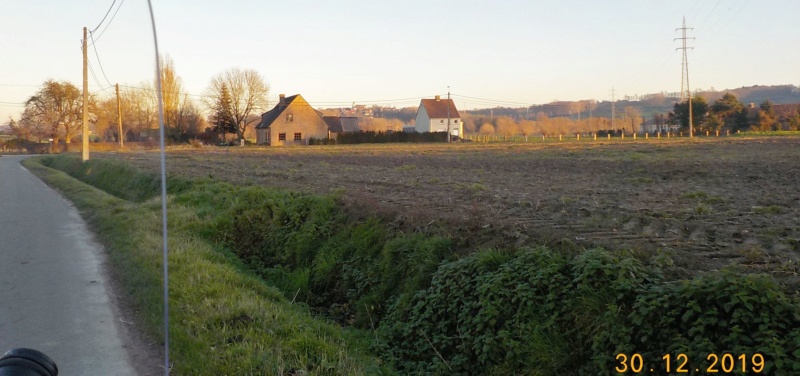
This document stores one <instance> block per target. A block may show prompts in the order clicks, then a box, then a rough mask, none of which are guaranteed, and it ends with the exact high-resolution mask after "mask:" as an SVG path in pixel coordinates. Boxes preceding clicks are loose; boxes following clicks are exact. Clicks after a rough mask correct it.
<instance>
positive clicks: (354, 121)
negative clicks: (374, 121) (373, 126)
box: [322, 116, 361, 138]
mask: <svg viewBox="0 0 800 376" xmlns="http://www.w3.org/2000/svg"><path fill="white" fill-rule="evenodd" d="M322 120H324V121H325V124H327V125H328V130H329V131H330V138H336V137H337V136H338V135H339V134H341V133H345V132H360V131H361V128H359V126H358V118H357V117H355V116H323V117H322Z"/></svg>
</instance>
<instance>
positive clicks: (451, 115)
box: [414, 95, 464, 136]
mask: <svg viewBox="0 0 800 376" xmlns="http://www.w3.org/2000/svg"><path fill="white" fill-rule="evenodd" d="M448 122H449V126H450V134H451V135H452V136H461V135H463V134H464V122H462V121H461V115H459V114H458V110H457V109H456V105H455V104H454V103H453V100H452V99H442V98H441V97H439V96H438V95H437V96H436V98H434V99H423V100H421V101H420V103H419V109H418V110H417V119H416V124H415V125H414V130H415V131H417V132H420V133H422V132H447V128H448Z"/></svg>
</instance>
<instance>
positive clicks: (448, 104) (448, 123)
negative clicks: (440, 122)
mask: <svg viewBox="0 0 800 376" xmlns="http://www.w3.org/2000/svg"><path fill="white" fill-rule="evenodd" d="M450 141H451V140H450V86H448V87H447V143H450Z"/></svg>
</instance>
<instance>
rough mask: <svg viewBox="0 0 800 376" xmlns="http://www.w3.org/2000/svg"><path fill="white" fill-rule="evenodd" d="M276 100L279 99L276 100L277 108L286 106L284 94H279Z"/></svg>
mask: <svg viewBox="0 0 800 376" xmlns="http://www.w3.org/2000/svg"><path fill="white" fill-rule="evenodd" d="M278 98H279V99H278V105H279V106H285V105H286V94H280V95H278Z"/></svg>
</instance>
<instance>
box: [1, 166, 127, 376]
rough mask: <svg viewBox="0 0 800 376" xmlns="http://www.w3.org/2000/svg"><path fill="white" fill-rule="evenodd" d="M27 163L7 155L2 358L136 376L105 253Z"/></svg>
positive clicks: (69, 375)
mask: <svg viewBox="0 0 800 376" xmlns="http://www.w3.org/2000/svg"><path fill="white" fill-rule="evenodd" d="M23 158H24V157H19V156H3V157H0V353H4V352H6V351H7V350H10V349H12V348H15V347H30V348H34V349H37V350H40V351H43V352H44V353H46V354H48V355H49V356H50V357H51V358H53V360H55V362H56V363H57V364H58V367H59V375H64V376H73V375H135V374H136V373H135V371H134V368H133V367H132V365H131V359H130V356H129V354H128V352H127V350H126V348H125V346H124V345H123V340H121V337H120V332H121V329H120V328H119V327H118V326H119V325H123V324H122V323H120V320H119V318H118V317H117V316H115V308H114V306H112V299H111V296H110V295H109V293H110V291H111V287H110V285H109V278H108V275H107V274H106V273H105V271H104V265H103V261H104V254H103V249H102V248H101V247H100V246H99V245H98V244H97V243H95V242H94V241H93V240H92V236H91V234H90V233H89V232H88V230H87V229H86V225H85V223H84V221H83V220H82V219H81V217H80V216H79V215H78V212H77V211H76V209H75V208H74V207H73V206H72V205H71V204H70V203H69V202H68V201H67V200H66V199H64V198H62V197H61V196H60V195H59V194H58V193H57V192H55V191H53V190H52V189H50V188H49V187H47V186H46V185H45V184H44V183H42V182H41V181H40V180H39V179H38V178H36V177H35V176H34V175H33V174H31V173H30V172H28V171H27V170H25V169H24V168H23V167H22V166H21V165H20V164H19V162H20V160H21V159H23Z"/></svg>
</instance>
